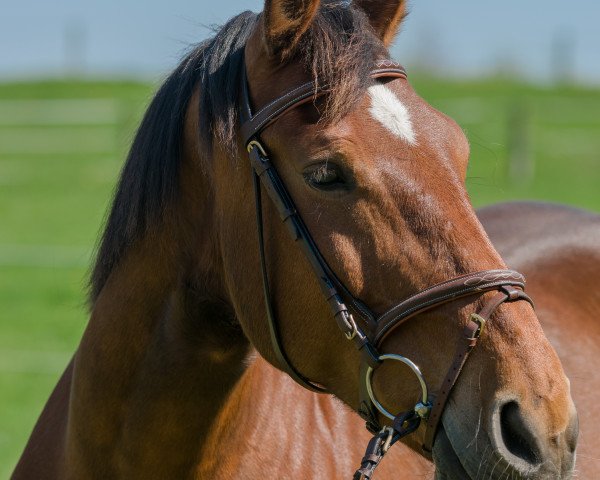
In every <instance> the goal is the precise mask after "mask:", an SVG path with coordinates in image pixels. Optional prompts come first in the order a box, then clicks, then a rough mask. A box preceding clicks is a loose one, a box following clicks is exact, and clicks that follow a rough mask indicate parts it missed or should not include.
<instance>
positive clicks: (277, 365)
mask: <svg viewBox="0 0 600 480" xmlns="http://www.w3.org/2000/svg"><path fill="white" fill-rule="evenodd" d="M405 12H406V5H405V2H404V1H401V0H396V1H372V0H358V1H355V2H353V3H352V4H349V3H348V2H332V1H319V0H304V1H289V0H266V2H265V5H264V10H263V12H262V13H261V14H259V15H256V14H253V13H250V12H245V13H242V14H240V15H238V16H237V17H235V18H233V19H232V20H230V21H229V22H228V23H227V24H226V25H225V26H224V27H223V28H222V29H221V30H220V31H219V32H218V33H217V34H216V35H215V37H214V38H212V39H210V40H208V41H206V42H204V43H202V44H200V45H199V46H198V47H197V48H195V49H194V50H193V51H192V52H191V53H190V54H189V55H188V56H187V57H186V58H185V59H184V60H183V62H182V63H181V64H180V65H179V67H178V68H177V69H176V70H175V71H174V72H173V73H172V74H171V75H170V76H169V78H168V79H167V80H166V82H165V83H164V85H163V86H162V87H161V88H160V89H159V91H158V93H157V94H156V96H155V98H154V100H153V101H152V103H151V105H150V106H149V108H148V110H147V112H146V114H145V116H144V119H143V121H142V123H141V126H140V128H139V130H138V133H137V135H136V138H135V140H134V143H133V145H132V148H131V151H130V153H129V156H128V158H127V161H126V163H125V166H124V169H123V171H122V174H121V178H120V182H119V186H118V189H117V191H116V194H115V198H114V201H113V206H112V210H111V212H110V215H109V217H108V220H107V225H106V228H105V231H104V234H103V236H102V240H101V244H100V248H99V251H98V255H97V260H96V264H95V267H94V270H93V273H92V279H91V294H90V305H91V318H90V321H89V324H88V326H87V328H86V330H85V333H84V335H83V338H82V340H81V343H80V345H79V347H78V349H77V351H76V353H75V355H74V357H73V359H72V361H71V362H70V364H69V365H68V367H67V369H66V370H65V372H64V374H63V376H62V377H61V379H60V380H59V383H58V385H57V387H56V388H55V390H54V392H53V393H52V395H51V397H50V399H49V400H48V403H47V404H46V407H45V408H44V410H43V412H42V414H41V416H40V419H39V420H38V423H37V425H36V426H35V428H34V431H33V433H32V435H31V437H30V440H29V442H28V444H27V446H26V448H25V451H24V453H23V455H22V457H21V459H20V461H19V463H18V465H17V467H16V470H15V472H14V474H13V478H14V479H16V480H19V479H32V478H35V479H37V478H49V479H54V478H57V479H58V478H60V479H65V478H66V479H71V478H73V479H81V478H102V479H105V478H145V479H147V478H157V479H163V478H168V479H170V478H177V479H179V478H197V479H204V478H214V479H231V478H241V479H257V478H349V477H350V476H351V475H352V473H353V472H354V470H355V469H356V467H357V466H358V465H360V467H361V468H360V469H359V470H358V471H357V472H356V474H355V478H364V479H366V478H371V477H372V473H373V472H372V471H373V469H374V467H375V466H376V465H377V463H378V462H379V461H380V460H381V457H382V456H383V454H385V453H386V452H387V450H388V447H389V446H390V445H391V444H392V443H395V442H396V441H398V440H401V441H398V443H397V445H398V446H395V447H393V448H391V449H390V450H389V453H387V456H386V458H385V461H383V462H381V466H380V467H379V469H378V470H377V473H376V477H377V478H381V479H383V478H417V477H424V478H426V477H432V476H435V478H438V479H466V478H494V479H496V478H513V477H514V478H523V479H550V478H553V479H554V478H561V479H567V478H570V477H571V476H572V474H573V469H574V463H575V447H576V443H577V436H578V422H577V414H576V410H575V407H574V403H573V401H572V399H571V393H570V386H569V380H568V379H567V377H566V376H565V374H564V372H563V368H562V365H561V363H560V361H559V358H558V356H557V354H556V352H555V351H554V349H553V348H552V347H551V345H550V343H549V341H548V339H547V338H546V337H545V335H544V332H543V331H542V328H541V326H540V322H539V319H538V317H537V316H536V313H535V311H534V309H533V308H532V306H531V305H530V303H529V297H527V294H525V293H524V291H523V287H524V281H523V277H522V276H521V275H520V274H519V273H517V272H514V271H509V270H506V264H505V262H504V260H503V259H502V257H501V256H500V254H499V253H498V251H497V250H496V249H495V248H494V247H493V246H492V243H491V241H490V240H489V237H488V236H487V234H486V232H485V230H484V228H483V226H482V224H481V222H480V221H479V219H478V218H477V216H476V214H475V212H474V210H473V208H472V206H471V204H470V202H469V199H468V195H467V193H466V190H465V185H464V180H465V176H466V168H467V161H468V156H469V146H468V143H467V141H466V139H465V137H464V134H463V132H462V131H461V129H460V128H459V127H458V126H457V125H456V124H455V123H454V122H453V121H452V120H451V119H449V118H448V117H446V116H444V115H443V114H441V113H440V112H437V111H436V110H434V109H433V108H432V107H431V106H429V105H428V104H427V103H426V102H425V101H424V100H422V99H421V98H419V97H418V96H417V94H416V93H415V92H414V91H413V90H412V89H411V87H410V85H409V83H408V81H407V79H406V75H405V73H404V71H403V69H402V68H401V67H400V66H399V65H397V64H396V63H395V62H392V61H390V60H389V56H388V52H387V47H388V46H389V44H390V43H391V41H392V39H393V38H394V35H395V34H396V31H397V30H398V28H399V26H400V24H401V21H402V19H403V18H404V16H405ZM252 112H254V113H252ZM249 159H250V162H249V161H248V160H249ZM263 190H264V191H266V192H267V194H268V200H269V201H266V200H265V201H264V202H261V191H263ZM528 208H529V207H526V206H525V207H522V208H515V207H513V206H504V207H498V208H497V209H491V210H486V211H484V212H482V214H481V215H482V217H481V218H482V219H483V220H484V222H485V224H486V225H487V226H488V228H489V229H490V231H491V232H492V234H493V236H494V238H495V239H496V241H497V243H498V245H500V247H501V248H500V250H501V251H502V252H503V253H504V254H505V255H506V256H507V258H510V261H511V262H514V265H513V266H519V268H524V269H525V270H526V273H527V274H528V275H530V276H531V277H532V278H533V285H534V286H533V288H531V291H532V292H533V293H534V296H535V300H536V302H538V303H539V305H540V306H541V310H540V307H539V306H538V311H539V312H540V314H543V315H544V316H545V318H547V319H548V322H549V325H550V331H552V332H554V334H555V336H557V337H561V338H562V336H563V334H562V331H563V329H564V328H566V327H565V325H569V327H570V325H571V323H570V322H571V321H573V322H577V321H580V320H581V321H582V324H583V325H585V328H586V329H587V331H588V332H589V333H590V335H591V336H590V337H589V338H592V341H591V343H590V345H587V347H586V348H587V350H586V354H587V353H589V354H591V353H593V352H594V351H596V350H597V348H598V347H597V345H598V342H595V343H594V342H593V339H594V338H597V337H593V336H592V335H597V333H595V332H597V327H596V326H595V324H594V323H593V322H592V316H591V315H589V313H588V312H591V311H594V307H597V304H598V297H597V295H596V296H595V297H593V296H590V294H588V293H586V292H587V290H586V288H585V286H586V285H588V284H589V283H591V282H592V281H593V279H594V278H597V272H598V270H597V269H594V268H593V267H592V265H595V264H594V263H593V262H595V261H596V260H597V252H596V254H595V255H596V256H594V255H592V254H588V250H589V249H588V250H586V249H585V248H586V247H585V242H584V240H585V238H586V233H585V232H583V231H582V233H581V234H580V235H579V236H575V237H574V238H571V239H570V240H569V241H567V240H565V242H566V244H564V245H563V244H561V243H560V242H559V243H556V244H554V246H555V247H556V249H557V250H559V252H555V251H554V250H552V248H551V247H550V246H547V244H548V243H550V244H552V241H550V240H549V238H552V235H554V233H555V229H557V228H562V226H563V225H562V224H559V223H558V222H556V223H554V222H553V219H554V217H553V215H555V213H554V212H555V209H552V208H550V207H544V208H547V210H544V208H542V210H541V211H538V210H536V209H535V208H533V207H532V209H531V210H528ZM540 208H541V207H540ZM558 210H560V209H558ZM558 210H557V211H558ZM542 212H543V214H542ZM560 212H563V211H562V210H560ZM561 214H562V213H561ZM556 215H558V213H556ZM581 215H583V214H577V213H566V214H564V216H565V218H566V217H568V218H569V219H571V220H569V221H572V223H568V225H569V226H572V227H573V228H575V227H576V226H580V225H583V224H586V223H591V222H593V223H594V225H596V226H597V225H598V221H597V218H596V217H593V218H592V217H591V216H589V217H586V216H584V217H585V218H583V217H581ZM561 218H562V217H561ZM282 220H283V221H282ZM545 222H550V223H548V224H547V225H546V223H545ZM257 224H258V226H259V228H258V233H257ZM536 225H537V226H538V227H536ZM543 225H545V227H544V228H545V229H543V228H542V227H541V226H543ZM582 228H583V227H582ZM521 231H523V232H524V234H523V236H522V237H521V235H520V234H521ZM590 233H591V232H590ZM290 234H291V235H290ZM561 238H562V237H561ZM542 240H543V241H545V242H547V243H546V244H541V243H540V242H542ZM569 242H571V243H569ZM542 247H544V248H545V250H544V248H542ZM579 247H580V250H577V249H578V248H579ZM538 248H539V249H541V250H542V251H548V252H552V254H553V255H552V257H551V258H546V257H544V256H540V255H538V254H537V253H538ZM590 248H593V245H591V246H590ZM574 250H576V251H577V253H578V254H579V255H580V256H579V257H577V258H578V259H579V260H581V262H583V263H582V265H579V263H576V264H575V265H572V264H571V263H570V261H571V260H570V259H572V258H573V259H574V258H575V254H574V253H573V251H574ZM558 253H561V255H558ZM571 254H573V256H571ZM528 259H531V261H530V262H528ZM586 259H587V261H589V263H585V261H586ZM579 260H577V261H579ZM544 261H547V263H544ZM573 261H575V260H573ZM538 265H539V266H540V268H539V269H538ZM578 267H581V268H582V270H581V271H577V270H575V269H576V268H578ZM575 272H577V275H576V274H575ZM315 273H317V275H315ZM535 282H537V288H536V287H535V285H536V283H535ZM431 285H434V287H430V286H431ZM265 292H266V293H265ZM323 293H325V294H326V296H325V297H323V295H322V294H323ZM359 299H360V300H359ZM402 299H407V300H404V301H401V300H402ZM559 300H560V302H559ZM407 302H408V303H407ZM419 302H421V303H419ZM427 302H429V303H427ZM558 303H560V304H558ZM408 306H410V308H408ZM330 307H332V308H333V313H334V318H335V320H336V321H335V322H334V321H332V318H331V317H332V311H331V308H330ZM373 318H375V319H376V320H377V318H379V319H383V321H382V322H377V321H375V322H373ZM401 320H402V321H401ZM404 320H407V321H404ZM584 321H585V322H584ZM567 322H569V323H567ZM338 327H339V328H342V331H343V333H344V335H340V332H339V328H338ZM371 327H372V328H373V329H374V330H373V331H371V330H369V329H370V328H371ZM484 327H485V328H484ZM570 328H571V327H570ZM576 330H577V329H576ZM377 332H379V333H378V339H377V340H376V339H374V338H373V334H374V333H375V334H377ZM465 332H466V334H465ZM571 338H575V340H573V342H576V341H577V340H578V339H579V338H580V337H579V336H575V334H573V337H570V336H569V337H568V338H567V337H565V342H564V344H562V345H559V349H560V348H562V351H563V352H565V353H566V354H569V353H573V352H575V351H576V350H575V349H574V347H573V342H572V341H571V340H570V339H571ZM476 344H477V347H476V348H473V347H474V346H475V345H476ZM467 356H469V359H468V361H466V359H467ZM588 358H589V357H588ZM387 359H391V360H399V361H398V362H393V361H384V360H387ZM409 359H410V360H409ZM573 362H575V363H571V362H570V361H569V363H567V366H569V368H571V372H574V373H575V374H579V373H578V372H581V369H580V370H577V368H578V367H577V365H576V364H577V362H576V361H575V360H573ZM417 365H418V366H419V367H420V368H419V367H417ZM582 365H583V366H582ZM579 367H580V368H586V367H585V364H584V362H579ZM375 369H376V371H375ZM453 369H455V370H456V373H453ZM282 370H284V371H286V372H288V373H289V375H288V374H286V373H283V372H282ZM364 372H367V374H365V373H364ZM366 378H368V379H369V380H368V381H366V380H365V379H366ZM448 379H450V380H449V383H448V384H447V383H446V382H447V381H448ZM294 380H296V381H294ZM590 380H591V381H590V382H588V383H587V385H584V384H583V382H582V383H576V385H578V389H577V390H576V391H575V393H576V394H577V393H581V392H584V389H585V388H588V389H590V391H591V389H592V387H593V385H594V383H593V377H592V379H590ZM298 383H300V384H301V385H304V386H306V387H308V388H306V389H304V388H301V386H299V385H298ZM427 386H429V387H432V389H433V391H432V393H431V396H430V395H428V393H427V391H426V389H425V388H424V387H427ZM311 389H312V390H317V391H319V392H326V394H323V393H317V392H313V391H311ZM365 390H368V392H367V393H365ZM365 395H366V396H365ZM590 395H591V393H590ZM588 398H590V397H588ZM442 400H443V401H442ZM438 405H441V406H440V407H438ZM594 408H596V407H594V406H593V405H592V406H589V405H588V404H586V412H585V414H586V415H588V414H590V415H591V414H592V413H591V412H594V411H595V410H594ZM596 410H597V408H596ZM356 411H358V412H359V413H360V414H361V415H362V416H363V417H366V419H367V420H368V422H367V423H368V424H369V425H370V428H371V430H372V433H373V436H372V435H371V434H370V433H368V432H367V431H366V430H365V429H364V426H363V425H364V422H363V421H361V419H360V418H359V416H358V415H356V413H355V412H356ZM389 412H394V415H391V417H392V419H391V420H390V419H388V418H386V415H385V414H386V413H389ZM398 412H404V413H403V414H402V415H400V414H398V415H396V414H397V413H398ZM436 415H437V417H436ZM432 419H436V420H432ZM421 420H423V421H421ZM432 424H434V426H433V427H431V428H430V426H431V425H432ZM375 425H377V427H381V430H379V429H376V428H373V427H374V426H375ZM592 432H593V431H592ZM587 438H588V441H590V440H589V439H591V438H593V433H592V435H591V436H588V437H587ZM367 443H368V447H367V454H366V455H363V454H364V450H365V445H366V444H367ZM428 445H429V447H430V448H429V449H427V448H425V449H423V448H422V446H426V447H427V446H428ZM425 456H427V457H431V458H432V459H433V461H434V464H433V466H432V464H431V463H429V461H428V460H426V459H425V458H424V457H425ZM361 458H362V461H361ZM589 472H592V470H589Z"/></svg>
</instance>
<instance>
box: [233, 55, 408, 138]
mask: <svg viewBox="0 0 600 480" xmlns="http://www.w3.org/2000/svg"><path fill="white" fill-rule="evenodd" d="M370 75H371V78H382V77H389V78H406V70H404V68H403V67H402V66H401V65H400V64H399V63H396V62H392V61H391V60H379V61H377V62H375V68H374V69H373V70H372V71H371V74H370ZM243 77H244V78H243V82H246V84H247V80H246V69H243ZM330 89H331V86H329V85H316V84H315V83H314V82H312V81H311V82H306V83H304V84H302V85H300V86H299V87H296V88H294V89H293V90H290V91H289V92H287V93H285V94H284V95H282V96H280V97H278V98H276V99H275V100H273V101H272V102H270V103H268V104H267V105H265V106H263V107H261V108H260V110H258V111H257V112H255V113H254V114H252V115H249V116H248V117H247V118H245V119H244V120H245V121H244V122H243V123H242V126H241V134H242V139H243V140H244V144H245V145H247V144H248V142H250V140H252V138H254V137H255V136H256V135H258V134H259V133H260V132H261V131H262V130H264V129H265V128H267V127H268V126H269V125H270V124H271V123H273V122H274V121H275V120H277V119H278V118H279V117H281V116H282V115H283V114H284V113H286V112H287V111H289V110H291V109H292V108H296V107H299V106H300V105H303V104H304V103H307V102H310V101H314V100H316V99H317V98H318V97H320V96H321V95H323V94H325V93H327V92H328V91H329V90H330ZM248 97H249V96H248ZM247 105H250V99H249V98H247Z"/></svg>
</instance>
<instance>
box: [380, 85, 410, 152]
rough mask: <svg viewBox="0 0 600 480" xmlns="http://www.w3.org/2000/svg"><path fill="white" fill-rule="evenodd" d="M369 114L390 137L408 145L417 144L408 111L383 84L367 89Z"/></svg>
mask: <svg viewBox="0 0 600 480" xmlns="http://www.w3.org/2000/svg"><path fill="white" fill-rule="evenodd" d="M368 95H369V101H370V106H369V114H370V115H371V117H372V118H373V119H374V120H376V121H377V122H379V123H380V124H381V125H382V126H383V127H384V128H385V129H386V130H388V131H389V132H390V133H392V135H394V136H396V137H398V138H400V139H402V140H404V141H405V142H407V143H408V144H410V145H415V144H416V143H417V137H416V133H415V130H414V128H413V121H412V119H411V114H410V111H409V109H408V107H407V105H405V103H404V102H402V101H401V100H400V98H398V96H397V95H396V93H395V92H394V91H393V90H392V89H390V88H388V87H387V85H383V84H379V83H378V84H375V85H372V86H370V87H369V89H368Z"/></svg>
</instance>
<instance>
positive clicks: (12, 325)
mask: <svg viewBox="0 0 600 480" xmlns="http://www.w3.org/2000/svg"><path fill="white" fill-rule="evenodd" d="M412 83H413V85H414V86H415V88H416V89H417V91H418V92H419V93H420V94H421V95H422V96H423V97H425V98H426V99H427V100H428V101H429V102H430V103H432V104H433V105H434V106H436V107H437V108H439V109H440V110H442V111H444V112H445V113H447V114H449V115H450V116H452V117H454V118H455V119H456V120H457V121H458V122H459V124H460V125H461V126H462V127H463V128H464V130H465V132H466V133H467V135H468V137H469V140H470V143H471V163H470V167H469V172H468V180H467V185H468V187H469V190H470V193H471V196H472V200H473V202H474V204H475V205H478V206H479V205H484V204H488V203H491V202H496V201H502V200H509V199H522V198H527V199H540V200H551V201H556V202H563V203H569V204H572V205H577V206H581V207H585V208H588V209H592V210H595V211H600V193H599V192H600V189H599V188H598V185H599V184H600V114H599V112H600V90H593V89H582V88H567V87H561V88H540V87H535V86H528V85H523V84H517V83H510V82H506V81H501V80H493V79H492V80H484V81H471V82H458V81H441V80H436V79H432V78H427V77H420V76H418V75H417V76H415V77H414V78H412ZM152 91H153V87H152V86H150V85H147V84H142V83H135V82H116V81H115V82H66V81H48V82H32V83H12V84H0V478H6V477H8V475H9V473H10V471H11V470H12V468H13V466H14V464H15V462H16V460H17V458H18V456H19V454H20V452H21V450H22V448H23V446H24V444H25V441H26V440H27V437H28V436H29V433H30V431H31V429H32V427H33V424H34V423H35V421H36V419H37V416H38V415H39V413H40V410H41V408H42V406H43V405H44V403H45V401H46V399H47V397H48V395H49V394H50V391H51V390H52V388H53V386H54V385H55V383H56V381H57V379H58V377H59V375H60V374H61V373H62V370H63V369H64V367H65V366H66V364H67V362H68V360H69V358H70V356H71V354H72V352H73V351H74V349H75V348H76V346H77V343H78V341H79V338H80V337H81V334H82V332H83V329H84V327H85V323H86V321H87V313H86V308H85V284H86V274H87V270H88V268H89V264H90V258H91V252H92V249H93V245H94V243H95V240H96V237H97V235H98V232H99V229H100V227H101V224H102V219H103V217H104V214H105V211H106V208H107V206H108V203H109V200H110V196H111V192H112V189H113V187H114V183H115V181H116V179H117V176H118V173H119V169H120V166H121V164H122V161H123V158H124V156H125V153H126V150H127V145H128V144H129V142H130V140H131V137H132V134H133V131H134V129H135V126H136V124H137V122H138V121H139V118H140V115H141V114H142V112H143V110H144V108H145V106H146V104H147V102H148V100H149V98H150V96H151V94H152ZM48 100H67V101H68V102H62V103H61V102H56V101H50V102H48ZM17 101H18V102H17ZM78 105H79V106H81V107H82V108H83V110H78V109H77V106H78ZM515 139H516V140H515ZM515 143H516V144H518V145H521V146H520V147H518V146H517V147H512V145H514V144H515ZM511 152H512V153H511ZM519 156H520V157H523V158H525V159H528V161H529V162H532V163H533V165H534V166H533V169H534V175H533V176H531V178H529V177H528V176H527V175H526V174H522V173H517V174H510V168H509V158H516V157H519Z"/></svg>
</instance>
